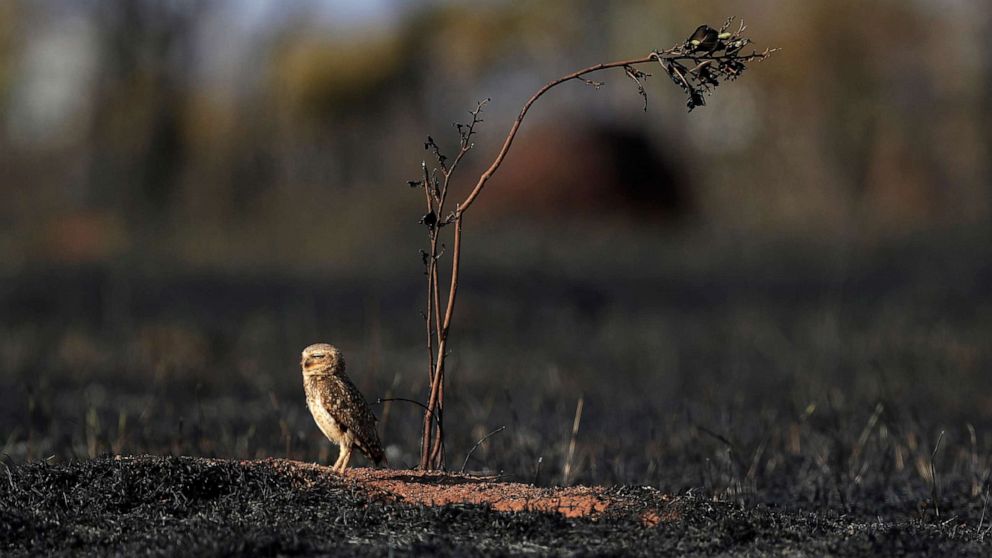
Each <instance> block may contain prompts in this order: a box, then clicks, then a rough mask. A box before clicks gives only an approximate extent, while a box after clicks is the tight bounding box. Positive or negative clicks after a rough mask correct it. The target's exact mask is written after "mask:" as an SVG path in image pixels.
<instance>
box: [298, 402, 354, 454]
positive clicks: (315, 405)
mask: <svg viewBox="0 0 992 558" xmlns="http://www.w3.org/2000/svg"><path fill="white" fill-rule="evenodd" d="M307 407H309V408H310V414H311V415H313V420H314V422H316V423H317V427H318V428H320V431H321V432H323V433H324V436H327V439H328V440H330V441H332V442H334V443H335V444H337V445H339V446H340V445H341V444H342V443H344V442H345V432H346V431H347V430H346V428H345V427H344V425H342V424H341V423H339V422H338V421H337V420H335V419H334V417H333V416H332V415H331V413H329V412H328V411H327V407H326V406H325V402H324V401H323V399H322V398H321V397H320V394H319V393H314V394H307Z"/></svg>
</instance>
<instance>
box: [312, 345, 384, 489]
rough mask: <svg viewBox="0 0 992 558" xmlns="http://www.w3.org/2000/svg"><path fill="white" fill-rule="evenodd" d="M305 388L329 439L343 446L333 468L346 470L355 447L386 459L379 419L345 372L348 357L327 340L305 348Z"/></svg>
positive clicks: (372, 457) (379, 460)
mask: <svg viewBox="0 0 992 558" xmlns="http://www.w3.org/2000/svg"><path fill="white" fill-rule="evenodd" d="M300 365H301V366H302V368H303V389H304V390H305V392H306V396H307V408H309V409H310V414H312V415H313V419H314V421H315V422H316V423H317V426H318V427H319V428H320V431H321V432H323V433H324V435H325V436H327V439H328V440H330V441H332V442H334V443H335V444H337V445H338V446H340V447H341V453H340V455H339V456H338V460H337V461H336V462H335V463H334V467H333V469H334V470H335V471H337V472H339V473H340V472H344V470H345V469H346V468H347V467H348V460H349V459H350V458H351V451H352V448H353V447H357V448H358V449H359V450H360V451H361V452H362V453H363V454H365V456H366V457H368V458H369V460H370V461H372V462H373V463H376V464H379V463H383V462H385V460H386V456H385V454H384V453H383V451H382V444H381V443H380V442H379V435H378V433H377V432H376V418H375V415H373V414H372V410H371V409H370V408H369V405H368V403H366V401H365V398H364V397H362V393H361V392H360V391H358V388H357V387H355V385H354V384H352V383H351V380H349V379H348V376H347V375H346V374H345V362H344V357H343V356H342V355H341V351H339V350H338V349H337V348H336V347H334V346H332V345H328V344H327V343H317V344H314V345H310V346H309V347H307V348H306V349H304V350H303V359H302V361H301V363H300Z"/></svg>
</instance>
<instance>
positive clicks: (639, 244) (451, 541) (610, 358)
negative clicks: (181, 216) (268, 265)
mask: <svg viewBox="0 0 992 558" xmlns="http://www.w3.org/2000/svg"><path fill="white" fill-rule="evenodd" d="M511 233H512V231H509V232H508V231H502V232H500V233H499V234H492V235H490V236H491V237H492V238H494V239H498V242H497V241H493V242H492V243H491V244H489V245H488V246H486V245H484V244H483V240H484V238H485V237H486V236H487V235H485V234H482V233H481V232H480V234H479V236H478V237H476V238H477V239H478V242H480V244H479V245H476V244H473V246H474V248H473V250H472V253H471V258H470V259H469V260H467V261H470V262H471V265H470V266H468V267H466V271H465V275H464V277H463V279H464V285H463V287H462V289H461V290H460V292H459V306H458V313H457V314H456V319H455V324H454V329H453V341H452V356H451V361H450V368H449V370H448V374H449V375H448V377H449V380H450V384H449V385H448V386H447V387H446V395H447V398H448V399H447V400H446V406H445V422H446V425H447V429H446V432H447V444H446V446H447V455H448V468H449V470H452V471H458V470H460V469H461V468H462V466H463V463H464V464H465V465H464V466H465V469H466V470H468V471H477V472H478V473H479V474H484V475H487V476H489V477H492V476H493V475H496V476H498V478H499V480H500V481H501V482H516V483H519V484H516V485H512V486H505V485H501V486H498V487H488V488H486V487H485V485H480V484H479V483H480V482H481V481H477V480H472V482H470V483H466V482H458V483H454V484H453V486H457V487H458V490H460V491H461V492H460V493H458V494H457V497H453V496H452V492H451V491H450V490H449V491H447V492H445V493H444V494H445V495H444V496H443V497H442V496H439V495H438V493H437V490H438V487H437V484H438V483H437V482H436V481H435V480H431V479H426V480H425V479H423V478H420V477H417V476H416V475H413V474H411V473H408V472H407V473H389V474H400V475H405V476H406V477H408V478H405V479H396V478H393V479H391V480H390V479H382V478H373V477H374V475H373V474H372V473H368V474H367V476H368V475H372V476H369V478H368V479H367V480H368V481H369V482H366V483H365V484H356V483H355V482H350V483H341V482H339V480H338V479H336V478H333V477H330V476H327V475H325V474H322V473H321V471H322V470H321V469H319V468H313V467H302V468H300V467H296V466H294V467H290V468H289V469H287V468H286V467H283V466H281V465H279V464H280V463H283V464H284V463H286V462H284V461H277V462H271V461H266V460H267V459H269V458H280V459H285V460H290V461H293V462H300V463H311V464H312V463H324V464H326V463H330V462H333V461H334V450H333V449H332V448H331V447H330V446H329V444H328V443H327V442H326V440H324V439H323V437H322V436H321V435H320V433H319V431H318V430H317V429H316V428H315V427H314V425H313V421H312V419H311V418H310V417H309V414H308V412H307V410H306V407H305V404H304V401H303V396H302V386H301V380H300V375H299V374H300V373H299V368H298V366H299V364H298V360H299V351H300V350H301V349H302V347H305V346H306V345H308V344H310V343H313V342H315V341H329V342H333V343H335V344H336V345H338V346H339V347H341V348H342V349H343V350H344V352H345V355H346V358H347V360H348V366H349V374H350V375H351V377H352V378H353V380H354V381H355V383H356V385H357V386H358V387H359V388H360V389H361V390H362V392H363V393H364V394H366V397H367V398H368V399H369V400H370V401H371V402H373V410H374V411H375V412H376V414H377V415H378V416H379V418H380V433H381V435H382V438H383V442H384V445H385V447H386V451H387V455H388V458H389V462H390V463H391V464H392V466H393V467H395V468H396V469H398V470H404V469H409V468H411V467H412V466H413V465H415V464H416V460H417V455H418V451H419V447H418V440H419V437H418V432H419V427H420V424H421V416H420V414H419V410H418V408H416V407H415V406H413V405H406V404H401V403H393V404H391V405H390V404H385V405H378V404H375V403H374V402H375V401H376V398H377V397H384V398H385V397H406V398H411V399H418V398H422V397H423V394H424V392H425V391H426V386H425V384H426V380H425V378H426V373H425V358H424V347H423V346H422V345H421V344H420V341H421V339H422V334H423V329H422V328H423V322H422V321H421V320H420V319H419V317H418V315H417V308H418V304H419V302H420V297H421V289H422V284H421V283H420V279H421V275H419V273H420V270H419V268H418V265H419V260H418V259H417V258H407V257H406V256H407V255H402V257H400V256H397V257H396V261H397V262H400V263H398V264H396V265H397V267H396V268H390V269H387V270H385V271H384V270H360V269H358V270H354V269H353V270H338V271H326V272H306V271H299V270H297V271H291V270H290V271H282V272H278V273H277V272H266V271H264V270H259V269H252V270H237V269H235V270H223V269H213V270H205V269H193V268H182V267H179V266H174V267H173V266H164V265H160V266H158V267H156V265H155V264H154V263H153V262H133V263H134V265H130V264H131V263H132V262H116V263H112V264H106V265H90V266H62V267H58V266H47V267H43V266H38V267H30V266H25V267H22V268H17V269H9V268H0V463H2V465H0V554H3V555H6V554H11V553H14V554H16V553H18V552H20V553H29V554H43V553H58V552H59V551H63V552H65V553H77V552H81V551H83V550H90V551H92V552H93V553H97V554H107V553H121V554H134V553H139V552H140V551H143V550H145V549H148V550H155V549H159V550H160V551H161V552H162V553H172V554H185V553H187V551H189V550H197V551H201V553H205V554H209V553H211V550H214V551H216V552H215V553H219V554H234V553H238V552H239V551H243V553H252V554H255V553H258V554H265V553H279V552H281V553H284V554H290V553H294V552H298V553H319V552H321V551H327V552H337V553H343V552H345V551H352V552H354V553H361V552H377V553H387V552H388V549H389V547H390V545H392V547H394V548H396V549H402V550H405V551H409V552H414V553H415V552H418V551H419V552H421V553H445V552H448V553H466V552H467V551H468V550H469V549H470V548H472V549H474V548H476V547H478V548H483V549H488V550H491V551H492V552H494V553H500V552H504V553H510V552H514V553H522V552H527V551H533V552H535V553H555V552H558V553H577V554H582V553H586V554H608V553H611V552H612V553H644V554H649V553H656V552H658V551H667V553H689V554H704V555H705V554H738V555H763V554H765V555H767V554H806V555H823V554H835V555H836V554H857V555H862V554H868V553H883V554H900V553H905V554H909V553H913V554H931V555H942V556H943V555H955V554H965V555H966V554H985V555H988V554H992V550H990V548H989V541H990V539H992V510H990V509H989V508H990V507H992V506H990V505H989V497H988V495H989V479H990V471H992V372H990V371H992V344H990V343H989V342H988V340H989V339H992V244H990V243H989V242H988V238H990V235H989V231H988V230H987V228H982V229H980V230H973V231H968V230H964V231H956V232H955V231H945V232H944V233H943V234H925V235H918V236H907V237H906V238H903V239H901V240H898V241H892V242H888V243H879V244H877V245H855V244H849V245H830V244H822V245H817V244H813V245H810V244H802V243H798V241H797V243H790V242H785V241H781V240H779V241H774V240H761V239H757V238H741V239H739V241H735V242H737V243H731V244H721V243H720V242H714V243H713V244H712V245H707V244H705V240H704V239H703V240H701V239H671V240H663V239H662V238H663V235H660V234H658V235H656V237H657V238H655V236H652V235H653V234H654V233H653V232H652V231H651V230H647V231H645V230H638V231H631V233H630V234H628V235H627V236H624V235H623V234H621V233H616V234H613V235H612V236H606V237H604V236H602V235H603V234H605V233H603V232H602V231H594V232H592V233H590V234H588V235H586V236H581V231H567V233H568V234H567V235H566V236H567V238H557V239H556V238H549V237H541V240H540V242H538V241H537V240H535V239H536V238H538V236H537V235H534V234H529V233H528V232H527V231H521V232H520V233H519V234H518V235H517V236H515V237H512V238H511V236H510V235H511ZM549 234H550V233H549ZM652 239H654V240H652ZM577 246H580V247H581V250H577V249H576V247H577ZM403 262H408V263H409V264H410V266H409V269H405V268H403V267H402V265H405V263H403ZM401 264H402V265H401ZM580 398H581V400H582V401H583V402H584V406H583V409H584V410H583V413H582V415H581V421H580V427H579V429H578V432H577V433H576V435H575V436H574V440H573V436H572V426H573V424H574V422H575V421H574V419H575V415H576V409H577V407H578V406H577V402H578V401H579V400H580ZM500 426H505V427H506V428H505V430H503V431H501V432H500V433H498V434H495V435H493V436H492V437H490V438H489V439H488V440H487V441H486V442H485V443H482V444H481V445H479V447H478V448H477V449H476V450H475V451H474V452H473V453H471V455H469V454H470V451H471V450H472V448H473V446H475V445H476V442H478V441H479V440H480V439H482V438H483V437H484V436H486V434H487V433H489V432H492V431H494V430H496V429H498V428H499V427H500ZM573 442H574V452H572V451H570V449H569V448H570V447H572V446H573ZM103 455H125V456H126V455H154V456H159V457H148V458H141V459H136V460H114V459H112V458H103V457H101V456H103ZM569 455H571V456H572V457H571V458H570V457H569ZM169 456H189V457H182V458H180V457H169ZM209 459H215V460H220V461H209ZM570 459H571V461H569V460H570ZM353 465H356V466H358V467H361V466H362V465H364V463H363V461H362V459H361V458H356V459H355V460H354V461H353ZM296 469H300V470H299V471H297V470H296ZM566 469H567V470H569V472H568V473H567V474H566ZM362 471H367V470H365V469H362ZM365 474H366V473H355V476H356V478H351V480H352V481H357V477H362V475H365ZM376 474H379V473H376ZM404 483H405V484H404ZM396 485H399V486H405V487H406V488H403V490H405V492H404V494H406V498H405V499H403V500H399V499H397V498H395V497H394V496H390V494H395V491H396V490H399V488H397V487H396ZM558 485H581V486H587V487H626V488H603V489H599V488H590V489H589V490H591V491H593V492H594V493H595V492H596V491H597V490H606V491H607V492H608V493H609V495H612V496H616V497H617V498H619V499H620V500H622V502H623V503H622V505H617V506H608V507H607V508H606V509H605V510H600V512H597V513H593V514H592V515H588V516H580V517H564V516H563V515H562V514H561V513H558V510H557V508H551V509H550V511H549V508H547V507H541V508H534V507H532V506H531V507H528V506H524V507H523V508H519V507H516V506H517V504H513V505H510V504H507V502H508V501H510V500H507V499H501V500H500V501H501V502H502V503H500V502H494V501H493V500H492V499H491V498H490V499H487V498H484V497H480V496H479V494H480V493H490V492H493V491H495V492H496V493H499V491H500V490H510V491H511V492H514V493H525V494H535V493H534V492H533V491H535V490H537V491H538V492H540V491H541V490H550V489H553V488H554V487H555V486H558ZM636 487H650V488H636ZM394 489H395V490H394ZM477 489H478V490H477ZM480 491H481V492H480ZM417 494H419V495H420V496H415V495H417ZM556 494H557V493H556ZM565 495H566V496H575V493H565ZM557 496H562V494H557ZM551 498H552V500H554V498H555V495H554V494H552V495H551ZM559 499H561V498H559ZM611 501H612V500H611ZM429 502H435V503H446V505H444V506H442V507H425V505H424V504H426V503H429ZM486 506H489V508H487V507H486ZM590 509H592V510H594V511H595V510H596V509H598V508H597V506H596V505H592V506H590ZM631 510H634V512H633V513H631ZM648 511H650V512H652V514H656V515H657V517H658V521H657V523H656V524H655V525H653V526H652V525H651V524H652V523H653V520H645V516H644V513H646V512H648ZM642 512H643V513H642ZM648 515H649V517H653V515H651V514H648Z"/></svg>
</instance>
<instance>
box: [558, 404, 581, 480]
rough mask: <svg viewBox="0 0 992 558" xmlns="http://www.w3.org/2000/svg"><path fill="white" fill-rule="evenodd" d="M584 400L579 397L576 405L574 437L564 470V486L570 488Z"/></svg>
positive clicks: (573, 422) (569, 442) (573, 425)
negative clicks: (569, 482) (569, 483)
mask: <svg viewBox="0 0 992 558" xmlns="http://www.w3.org/2000/svg"><path fill="white" fill-rule="evenodd" d="M583 402H584V399H583V398H582V397H579V401H578V402H577V403H576V404H575V417H574V418H573V419H572V436H571V437H570V438H569V440H568V453H567V454H566V456H565V466H564V467H563V468H562V472H561V477H562V484H563V485H565V486H568V481H569V479H570V478H571V476H572V458H573V457H575V439H576V438H577V437H578V435H579V424H581V423H582V406H583Z"/></svg>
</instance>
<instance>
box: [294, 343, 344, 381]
mask: <svg viewBox="0 0 992 558" xmlns="http://www.w3.org/2000/svg"><path fill="white" fill-rule="evenodd" d="M300 366H302V367H303V375H304V376H316V375H325V374H337V373H339V372H344V357H343V356H341V351H339V350H338V348H337V347H335V346H334V345H329V344H327V343H315V344H313V345H310V346H309V347H307V348H306V349H303V357H302V359H301V360H300Z"/></svg>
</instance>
